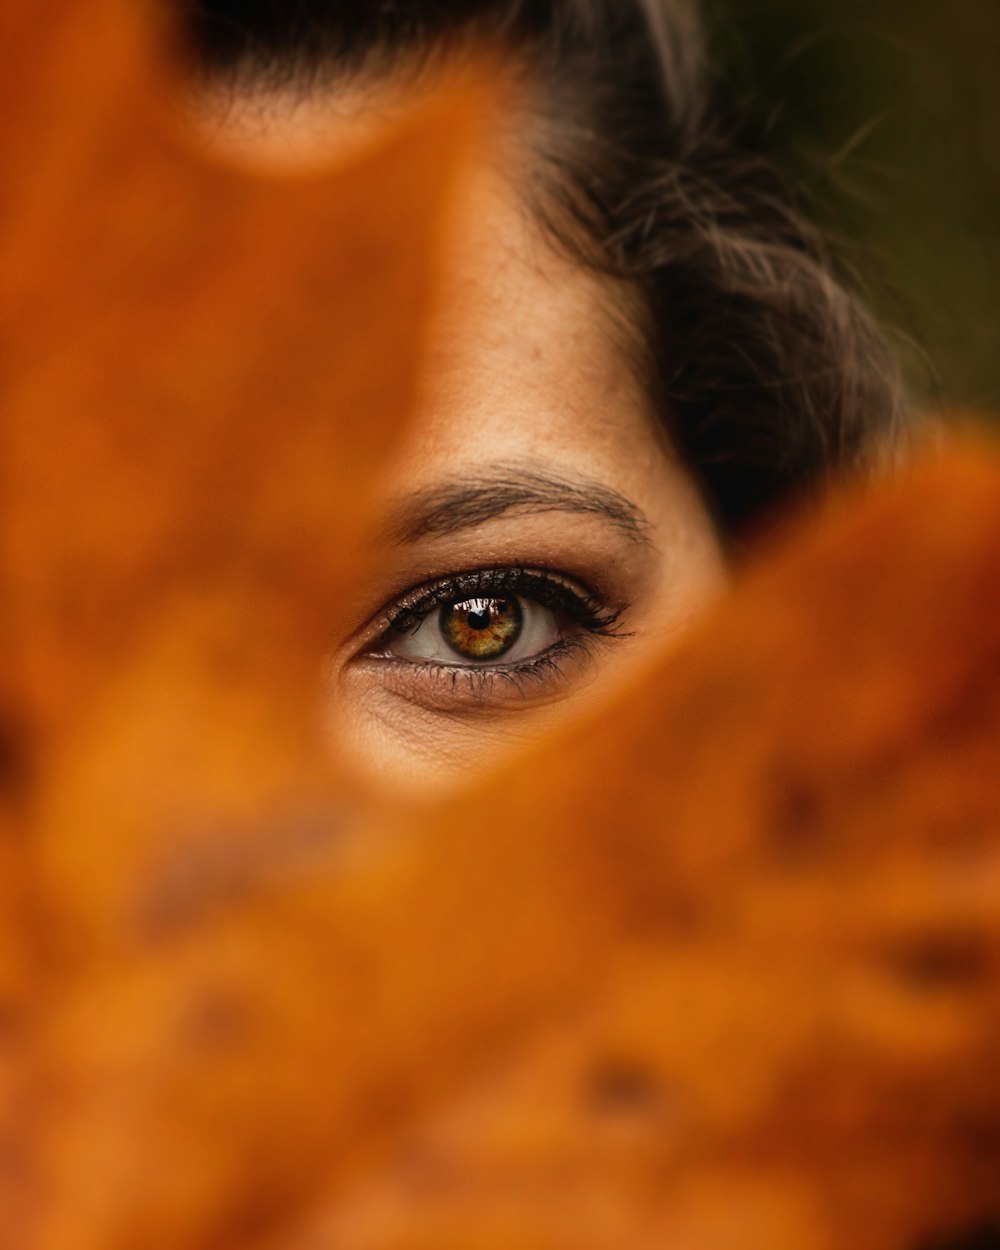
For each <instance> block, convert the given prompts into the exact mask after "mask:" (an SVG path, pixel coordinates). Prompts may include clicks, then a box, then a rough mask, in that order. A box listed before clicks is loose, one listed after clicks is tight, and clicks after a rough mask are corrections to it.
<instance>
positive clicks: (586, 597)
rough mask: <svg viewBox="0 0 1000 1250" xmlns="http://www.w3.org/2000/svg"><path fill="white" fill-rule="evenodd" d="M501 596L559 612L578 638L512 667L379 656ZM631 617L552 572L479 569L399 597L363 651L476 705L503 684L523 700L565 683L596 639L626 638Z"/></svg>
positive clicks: (564, 639)
mask: <svg viewBox="0 0 1000 1250" xmlns="http://www.w3.org/2000/svg"><path fill="white" fill-rule="evenodd" d="M502 594H506V595H518V596H520V597H521V598H524V599H527V600H529V601H530V602H532V603H536V604H539V605H541V606H542V607H546V608H549V609H551V610H553V611H557V612H560V613H562V614H563V615H564V616H565V617H566V618H568V620H570V621H571V622H572V623H573V624H574V625H575V626H577V627H578V630H579V632H577V633H574V634H571V635H570V636H568V637H566V638H561V639H560V640H559V641H558V642H556V643H554V644H553V645H552V646H550V647H548V648H547V649H546V650H545V651H543V652H542V653H541V654H539V655H536V656H533V657H531V658H530V659H526V660H523V661H520V662H518V663H514V664H508V665H504V664H495V665H492V666H488V665H482V666H475V667H472V666H465V665H449V664H442V663H438V662H434V661H428V662H420V661H414V660H409V659H402V658H398V657H395V656H391V655H386V654H385V652H384V651H381V652H380V650H379V648H380V647H381V648H384V647H386V646H387V645H389V643H390V642H391V641H393V640H394V639H396V638H400V637H403V636H404V635H406V634H407V633H409V632H410V631H411V630H413V629H415V628H417V627H418V626H419V625H420V624H421V623H422V622H423V621H425V620H426V619H427V617H429V616H430V615H431V613H432V612H434V611H435V610H436V609H437V608H440V607H442V606H443V605H444V604H447V603H450V602H452V601H458V600H461V599H468V598H477V597H489V596H492V595H502ZM627 611H628V605H627V604H625V605H623V606H621V607H620V608H617V609H615V610H609V608H608V607H607V605H606V604H604V603H603V602H602V601H601V600H600V599H599V598H598V596H597V595H595V594H594V593H593V592H592V591H590V590H588V589H585V588H584V587H582V586H580V585H579V584H577V583H572V582H570V581H569V579H567V578H565V577H563V576H562V575H561V574H558V573H555V572H553V571H551V570H547V569H540V568H528V567H523V566H508V567H500V568H490V569H475V570H472V571H470V572H467V573H458V574H454V575H452V576H449V577H443V578H439V579H437V580H436V581H434V582H430V583H425V584H424V585H422V586H418V587H415V588H414V589H413V590H410V591H407V592H406V593H405V594H403V595H401V596H400V598H399V599H397V600H396V602H395V603H394V604H392V605H391V606H390V608H389V609H388V610H387V611H386V613H385V614H384V616H383V618H382V620H381V621H380V622H378V626H377V627H378V629H379V633H378V637H377V638H376V639H375V641H374V642H373V643H371V644H370V645H369V646H368V647H366V648H365V652H364V655H365V656H367V657H370V658H376V657H377V658H380V659H382V660H383V661H384V662H387V663H393V664H394V665H397V666H399V667H401V668H406V669H420V670H422V673H421V675H422V676H424V677H425V678H431V679H432V680H434V681H435V682H439V681H444V682H447V683H448V686H449V691H448V692H449V693H451V694H456V695H457V694H459V693H460V691H459V685H460V683H461V684H463V685H465V687H466V692H467V693H468V695H469V696H471V697H472V699H473V700H475V701H477V702H480V701H484V700H486V699H488V698H489V697H490V695H491V694H492V693H494V692H495V691H496V688H497V686H498V685H499V684H501V683H502V684H503V685H504V686H506V688H507V689H508V690H511V691H512V692H515V693H517V694H520V695H522V696H523V695H527V694H528V693H529V692H530V690H531V688H532V687H533V686H537V687H542V686H544V685H546V684H549V683H551V682H553V681H556V680H558V679H559V678H561V677H562V676H563V666H564V663H565V662H566V661H567V660H568V659H570V658H572V657H573V656H574V655H580V656H581V657H582V658H583V657H586V656H587V655H589V654H590V652H591V650H592V646H593V640H594V639H597V638H622V637H626V636H627V635H626V634H625V633H624V632H623V631H622V630H621V628H620V624H621V620H622V618H623V617H624V615H625V614H626V612H627Z"/></svg>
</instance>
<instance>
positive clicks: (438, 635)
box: [383, 594, 572, 666]
mask: <svg viewBox="0 0 1000 1250" xmlns="http://www.w3.org/2000/svg"><path fill="white" fill-rule="evenodd" d="M571 629H572V622H569V621H565V620H564V621H562V622H561V621H560V620H559V619H558V616H557V613H556V612H555V611H554V610H553V609H552V608H549V607H545V606H544V605H543V604H540V603H536V602H533V601H532V600H530V599H527V598H525V597H523V596H520V595H513V594H510V595H503V596H499V595H494V596H488V597H487V596H475V597H469V598H461V599H455V600H451V601H448V602H445V603H442V604H441V606H440V607H439V608H437V609H436V610H434V611H432V612H430V613H429V614H428V615H427V616H425V617H424V619H423V620H421V621H419V622H418V623H417V624H416V626H415V627H414V628H411V629H409V630H408V631H407V632H405V633H402V634H400V635H398V636H396V637H395V638H393V639H392V640H391V641H390V642H389V643H388V645H387V646H386V647H385V651H384V653H383V654H385V655H390V656H395V657H397V658H399V659H404V660H414V661H423V662H425V663H432V664H449V665H461V666H465V665H469V666H479V665H493V664H517V663H520V662H521V661H524V660H530V659H533V658H534V657H536V656H539V655H542V654H543V653H544V652H546V651H548V650H549V649H550V648H551V647H553V646H555V645H556V643H558V642H559V641H560V639H561V638H563V637H564V636H565V634H566V633H567V632H568V631H570V630H571Z"/></svg>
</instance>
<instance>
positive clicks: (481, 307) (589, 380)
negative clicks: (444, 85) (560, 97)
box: [196, 84, 662, 479]
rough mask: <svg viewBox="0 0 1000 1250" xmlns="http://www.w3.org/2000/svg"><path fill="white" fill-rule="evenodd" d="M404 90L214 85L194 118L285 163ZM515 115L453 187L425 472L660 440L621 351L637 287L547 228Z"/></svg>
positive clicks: (235, 147) (628, 467)
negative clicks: (598, 268)
mask: <svg viewBox="0 0 1000 1250" xmlns="http://www.w3.org/2000/svg"><path fill="white" fill-rule="evenodd" d="M408 101H412V92H408V91H407V90H405V89H404V88H403V87H395V86H393V85H392V84H386V85H381V84H380V85H376V86H348V87H345V88H340V87H338V88H337V90H336V91H330V92H324V93H310V94H297V93H286V94H282V93H273V92H272V93H266V92H260V91H258V92H238V91H225V92H220V93H218V94H217V95H214V96H209V97H203V98H202V99H201V100H200V101H199V102H198V106H197V110H196V121H197V124H198V127H199V130H200V131H201V133H202V135H203V137H204V139H205V141H206V142H207V144H208V145H209V146H210V147H211V148H212V149H213V150H214V151H215V152H216V153H217V154H218V155H219V156H220V157H222V158H223V159H225V160H227V161H234V162H237V163H239V164H241V165H243V166H246V167H249V168H252V169H257V170H260V171H263V172H273V173H278V174H287V173H290V172H301V171H305V170H308V169H310V168H320V167H324V166H329V165H330V164H335V163H339V162H342V161H346V160H349V159H350V157H351V155H352V154H353V153H356V152H358V151H360V150H363V149H364V148H365V147H366V146H367V145H368V144H370V143H372V142H374V141H377V139H378V137H379V135H380V133H382V132H383V131H384V130H385V129H386V128H388V127H391V126H392V124H393V122H394V121H395V120H396V119H397V118H398V117H399V116H400V113H401V110H402V109H404V108H405V107H406V104H407V102H408ZM525 116H526V114H525ZM521 125H522V131H524V130H526V129H527V127H528V125H529V123H528V122H527V121H526V120H525V121H524V122H523V123H522V124H521ZM514 130H515V127H514V126H511V127H509V128H508V130H507V132H505V133H504V134H500V133H498V134H497V138H496V142H495V144H493V145H490V147H489V150H483V151H480V152H478V153H477V154H476V156H475V157H474V159H473V160H472V161H471V162H470V166H469V168H468V169H467V171H466V173H465V176H464V178H463V180H462V183H461V186H460V189H459V191H458V193H457V195H456V202H455V205H454V209H453V214H452V221H451V223H450V226H451V228H450V229H449V231H448V235H447V240H446V244H445V247H444V251H443V255H442V264H441V273H440V298H439V300H438V307H437V313H436V316H435V319H434V322H433V325H432V327H431V334H430V337H429V342H428V348H427V353H426V368H425V373H424V385H423V404H422V408H421V412H420V417H419V420H418V422H417V424H416V426H415V428H414V430H413V432H412V437H411V442H410V446H409V448H408V451H407V455H408V457H409V463H410V464H419V465H422V466H423V467H424V468H425V469H426V471H427V473H428V474H430V473H431V471H432V470H433V468H434V467H435V466H436V465H441V466H447V468H448V469H449V470H453V469H460V468H461V466H462V465H463V464H469V465H481V464H482V463H484V462H488V461H490V460H495V459H496V458H497V456H498V455H502V456H503V457H504V459H507V460H510V459H533V460H543V461H545V462H551V461H552V460H553V459H554V458H555V459H558V461H559V462H560V463H561V465H562V466H563V467H564V468H566V469H572V468H574V467H579V468H581V469H582V470H585V471H588V472H591V471H592V470H593V467H594V463H595V460H597V461H599V462H601V463H602V464H603V465H604V466H606V468H608V469H610V470H611V471H612V472H615V471H616V470H617V474H618V476H619V478H621V477H623V476H624V477H625V478H626V479H627V478H628V477H630V476H631V471H632V470H633V469H634V467H635V465H636V463H637V462H641V461H642V460H643V459H647V458H648V456H649V454H650V445H651V442H652V443H655V442H656V441H657V440H661V439H662V434H661V433H660V432H659V431H658V429H657V423H656V422H654V421H653V419H652V417H651V414H650V411H649V403H648V400H647V397H646V394H645V390H644V388H643V387H642V386H641V384H640V382H639V379H638V376H637V370H636V369H635V367H634V353H632V352H631V351H630V343H631V341H632V340H633V339H634V338H637V337H638V334H637V332H636V331H634V329H633V327H634V326H635V324H636V317H637V313H636V309H635V307H634V305H635V303H636V299H635V297H634V295H633V294H632V292H631V291H630V290H628V289H627V288H625V287H624V286H623V285H622V284H616V283H613V282H612V281H611V280H609V279H606V278H604V277H602V276H599V275H598V274H597V273H596V272H594V271H592V270H590V269H587V268H586V267H585V266H583V265H582V264H580V263H577V262H576V261H575V260H574V259H572V258H571V257H570V256H569V255H568V254H566V253H564V252H563V251H562V250H561V249H560V248H558V247H557V246H556V245H555V244H554V242H553V240H552V239H551V238H550V237H549V235H548V234H547V233H546V232H545V231H544V230H543V228H542V227H541V225H540V224H539V222H538V219H537V217H536V215H535V213H534V212H533V211H532V208H531V201H532V195H531V191H530V188H529V187H528V186H527V185H526V179H527V174H526V172H525V171H526V168H527V167H528V164H529V162H528V161H525V160H524V159H523V155H522V154H523V152H524V149H525V146H526V145H525V143H524V142H522V141H521V140H523V139H524V138H527V135H526V134H524V133H522V134H521V135H517V134H514V133H513V132H514ZM576 462H581V463H579V464H577V463H576Z"/></svg>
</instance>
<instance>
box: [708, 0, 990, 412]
mask: <svg viewBox="0 0 1000 1250" xmlns="http://www.w3.org/2000/svg"><path fill="white" fill-rule="evenodd" d="M706 9H707V16H708V20H709V26H710V30H711V35H712V39H713V43H714V48H715V55H716V59H717V60H718V61H719V62H720V65H721V67H722V68H723V70H724V71H725V73H726V74H727V76H728V77H729V79H730V80H731V81H732V82H734V83H735V89H736V91H737V99H738V101H739V102H740V103H741V104H742V105H743V106H744V107H745V108H746V109H748V110H749V111H750V113H751V115H752V117H753V126H754V129H755V131H756V132H757V134H758V136H759V137H760V138H762V140H763V142H764V143H765V144H766V146H767V148H768V150H770V151H772V152H774V154H775V155H776V157H777V158H778V159H779V161H780V163H781V165H782V166H783V168H785V169H786V170H788V171H789V173H790V174H791V175H792V176H793V178H794V180H795V181H796V182H797V184H798V185H799V186H800V188H801V189H802V192H803V202H804V207H805V208H806V211H807V212H809V214H810V215H811V216H813V217H814V218H818V219H819V220H820V221H821V222H822V223H823V224H824V225H825V226H826V227H827V229H828V230H829V231H830V232H831V233H832V235H833V236H834V238H835V239H837V240H839V239H841V238H843V239H844V240H847V241H849V242H848V243H847V244H846V251H845V255H846V261H847V263H848V265H849V266H850V268H851V269H852V271H854V272H855V273H856V274H857V275H859V277H860V283H861V285H862V287H863V288H864V290H865V293H866V295H867V297H868V299H869V302H870V303H872V304H873V305H874V306H875V308H876V310H877V311H878V313H879V314H880V316H881V317H882V320H883V322H884V323H886V324H887V325H888V326H889V328H890V330H891V331H892V332H893V336H894V338H895V340H896V341H897V343H898V345H899V347H900V350H901V352H902V353H903V356H904V360H905V361H906V365H907V370H908V373H909V376H910V378H911V381H912V384H913V385H914V387H915V389H916V391H917V394H918V396H919V397H922V398H924V399H925V400H926V401H927V402H929V403H931V404H934V405H938V404H951V405H956V404H958V405H973V406H977V407H984V408H993V409H996V410H998V411H1000V0H840V3H835V2H834V0H707V3H706Z"/></svg>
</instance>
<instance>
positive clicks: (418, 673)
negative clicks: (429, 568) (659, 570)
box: [353, 567, 627, 714]
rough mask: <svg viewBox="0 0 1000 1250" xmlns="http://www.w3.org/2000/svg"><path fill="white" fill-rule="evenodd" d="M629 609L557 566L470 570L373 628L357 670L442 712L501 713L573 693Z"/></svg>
mask: <svg viewBox="0 0 1000 1250" xmlns="http://www.w3.org/2000/svg"><path fill="white" fill-rule="evenodd" d="M626 608H627V605H624V604H623V605H621V606H619V607H615V608H609V606H608V604H607V602H606V601H605V600H604V599H603V598H601V597H600V596H598V595H597V594H595V593H594V592H592V591H590V590H588V589H587V588H586V587H585V586H583V585H582V584H580V583H579V582H577V581H576V580H575V579H572V578H569V577H566V576H564V575H563V574H561V573H557V572H555V571H554V570H551V569H533V568H523V567H511V568H486V569H473V570H470V571H468V572H462V573H455V574H453V575H451V576H449V577H443V578H439V579H438V580H436V581H434V582H430V583H426V584H424V585H423V586H417V587H414V588H413V589H412V590H410V591H408V592H406V593H405V594H404V595H402V596H401V597H400V598H399V599H397V600H396V601H395V602H394V603H391V604H388V605H386V607H385V608H384V609H383V611H382V612H381V613H380V614H379V616H378V617H376V619H375V620H374V621H373V622H372V623H371V625H370V626H369V638H368V641H367V642H366V643H365V644H364V645H363V647H362V649H361V650H360V651H358V652H357V653H356V654H355V656H354V664H353V670H354V671H355V672H357V673H359V674H361V673H363V674H365V675H366V678H367V680H369V681H375V682H378V683H379V684H380V685H381V686H382V687H383V688H385V689H388V690H391V691H392V692H393V693H395V694H397V695H401V696H402V697H403V698H405V699H407V700H410V701H411V702H413V703H417V704H423V705H424V706H425V707H428V708H430V709H432V710H435V711H442V712H447V713H449V714H451V713H456V714H457V713H460V712H461V711H462V710H463V709H466V708H468V709H470V710H471V709H473V708H478V709H481V708H483V707H499V706H502V705H504V703H509V702H511V701H514V702H515V704H516V705H520V706H523V705H524V700H525V699H526V698H527V697H528V696H529V695H530V696H532V697H538V698H547V697H549V696H550V695H553V694H556V693H558V692H560V691H564V690H568V689H570V688H571V687H572V685H573V682H574V681H575V680H576V679H577V678H578V677H581V676H582V675H583V671H584V669H585V668H587V667H588V666H589V664H590V661H591V659H592V658H593V656H594V654H595V653H596V650H597V648H598V647H599V646H600V645H601V644H602V643H603V642H604V641H606V640H611V639H616V638H619V637H622V636H624V635H623V634H622V632H621V630H620V628H619V625H620V620H621V617H622V615H623V613H624V612H625V611H626Z"/></svg>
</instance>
